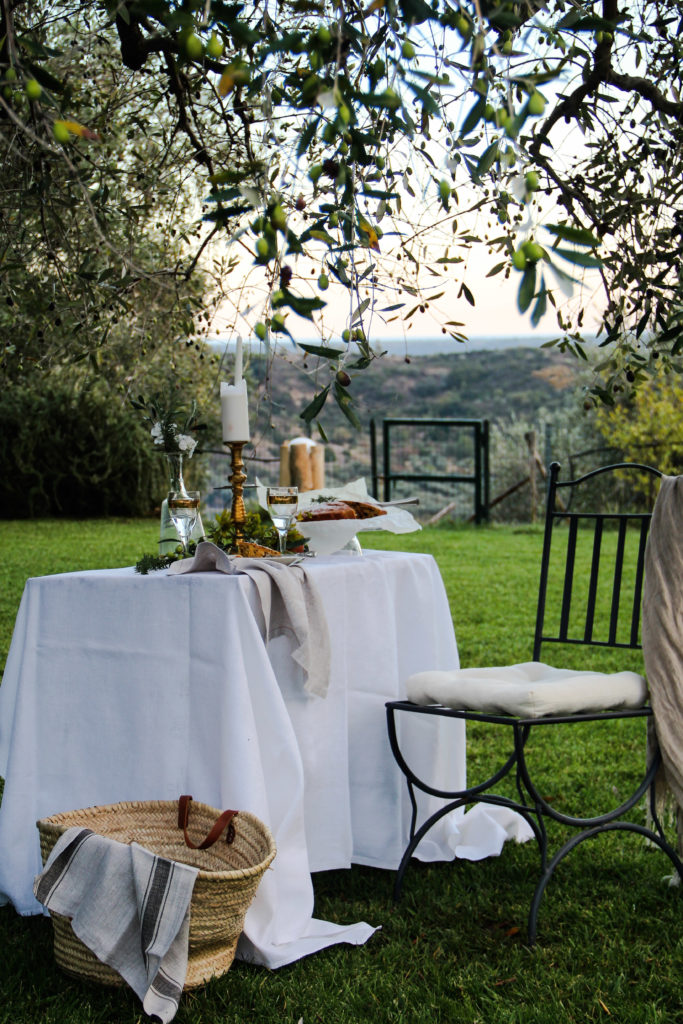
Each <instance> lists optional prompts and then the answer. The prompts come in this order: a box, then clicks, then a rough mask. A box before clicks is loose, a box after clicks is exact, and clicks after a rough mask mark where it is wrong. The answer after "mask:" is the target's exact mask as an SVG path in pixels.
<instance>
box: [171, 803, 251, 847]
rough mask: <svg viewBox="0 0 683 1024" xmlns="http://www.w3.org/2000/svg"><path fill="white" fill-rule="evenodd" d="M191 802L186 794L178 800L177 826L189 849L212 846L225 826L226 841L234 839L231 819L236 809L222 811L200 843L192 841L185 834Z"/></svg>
mask: <svg viewBox="0 0 683 1024" xmlns="http://www.w3.org/2000/svg"><path fill="white" fill-rule="evenodd" d="M191 803H192V797H191V796H188V795H187V794H185V795H184V796H181V797H180V799H179V800H178V828H181V829H182V830H183V834H184V836H185V842H186V844H187V845H188V846H189V847H190V849H191V850H208V848H209V847H210V846H213V844H214V843H215V842H216V840H217V839H220V837H221V834H222V832H223V830H224V829H225V828H226V827H227V830H228V831H227V834H226V836H225V841H226V843H228V844H230V843H231V842H232V841H233V840H234V838H235V826H234V825H233V822H232V819H233V818H234V817H235V815H236V814H237V811H223V813H222V814H221V815H220V817H218V818H217V819H216V821H215V822H214V824H213V826H212V828H211V831H210V832H209V834H208V835H207V837H206V839H203V840H202V841H201V843H193V842H192V840H191V839H190V837H189V835H188V834H187V826H188V822H189V819H190V805H191Z"/></svg>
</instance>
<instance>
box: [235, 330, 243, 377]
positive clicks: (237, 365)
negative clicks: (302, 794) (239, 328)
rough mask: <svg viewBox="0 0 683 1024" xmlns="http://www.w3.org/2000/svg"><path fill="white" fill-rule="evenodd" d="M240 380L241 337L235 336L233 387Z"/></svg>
mask: <svg viewBox="0 0 683 1024" xmlns="http://www.w3.org/2000/svg"><path fill="white" fill-rule="evenodd" d="M241 382H242V338H241V336H240V335H238V336H237V342H236V343H235V387H237V386H238V385H239V384H241Z"/></svg>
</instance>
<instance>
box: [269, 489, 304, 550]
mask: <svg viewBox="0 0 683 1024" xmlns="http://www.w3.org/2000/svg"><path fill="white" fill-rule="evenodd" d="M266 504H267V505H268V512H269V513H270V518H271V519H272V521H273V526H274V527H275V529H276V530H277V536H278V540H279V541H280V554H281V555H284V554H285V553H286V550H287V531H288V530H289V527H290V526H291V523H292V519H293V518H294V516H295V515H296V513H297V508H298V505H299V489H298V487H269V488H268V489H267V491H266Z"/></svg>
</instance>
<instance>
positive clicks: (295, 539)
mask: <svg viewBox="0 0 683 1024" xmlns="http://www.w3.org/2000/svg"><path fill="white" fill-rule="evenodd" d="M205 529H206V539H207V540H209V541H211V543H212V544H215V545H216V547H219V548H220V549H221V550H222V551H227V552H228V553H229V552H230V551H231V550H234V545H235V540H236V538H235V524H234V522H233V521H232V519H231V518H230V512H229V510H228V509H224V510H223V511H222V512H218V513H217V514H216V516H215V517H214V519H213V521H212V522H210V523H205ZM244 539H245V540H247V541H249V542H251V543H252V544H261V545H263V546H264V547H267V548H273V549H274V550H277V546H278V540H277V532H276V530H275V528H274V526H273V524H272V523H271V521H270V518H269V516H268V513H267V512H265V511H264V510H263V509H260V508H259V509H254V510H253V511H250V512H247V515H246V521H245V524H244ZM303 543H304V538H303V537H302V536H301V534H300V533H299V532H298V531H297V530H296V529H295V528H294V527H293V528H292V529H291V530H290V531H289V533H288V534H287V547H288V548H290V549H292V550H301V545H303ZM196 547H197V545H196V544H195V542H194V541H190V543H189V545H188V549H187V556H186V555H184V554H183V549H182V547H181V546H180V545H178V547H177V548H176V549H175V551H170V552H168V554H165V555H152V554H145V555H143V556H142V558H140V559H139V560H138V561H137V562H136V563H135V571H136V572H139V573H140V574H141V575H142V576H146V575H147V574H148V573H150V572H156V571H157V570H159V569H168V567H169V565H172V564H173V562H176V561H177V560H178V559H179V558H185V557H191V556H192V555H194V553H195V550H196Z"/></svg>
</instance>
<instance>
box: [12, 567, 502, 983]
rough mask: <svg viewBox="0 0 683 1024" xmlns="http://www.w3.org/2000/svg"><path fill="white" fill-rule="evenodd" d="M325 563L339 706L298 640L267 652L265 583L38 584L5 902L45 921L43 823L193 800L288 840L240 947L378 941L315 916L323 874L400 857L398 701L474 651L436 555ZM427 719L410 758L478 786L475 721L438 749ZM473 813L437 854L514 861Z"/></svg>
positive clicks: (323, 587) (110, 578) (125, 572)
mask: <svg viewBox="0 0 683 1024" xmlns="http://www.w3.org/2000/svg"><path fill="white" fill-rule="evenodd" d="M307 568H310V570H311V571H312V572H313V574H314V579H315V582H316V584H317V586H318V588H319V590H320V592H321V594H322V597H323V601H324V605H325V611H326V614H327V617H328V622H329V627H330V635H331V636H330V638H331V647H332V669H331V677H330V686H329V691H328V694H327V696H326V697H325V698H324V699H323V698H320V697H310V696H308V695H307V694H305V693H304V691H303V687H302V680H301V677H300V672H301V670H300V669H299V668H298V667H297V666H296V665H295V664H294V662H293V661H292V659H291V658H290V656H289V649H288V647H287V643H288V641H287V640H286V639H284V638H280V639H278V640H276V641H274V642H273V643H271V644H270V645H269V648H268V652H266V649H265V646H264V643H263V639H262V633H261V630H262V625H263V624H262V621H260V620H261V616H260V611H259V608H258V606H257V601H256V588H255V587H254V585H253V584H252V582H251V581H250V580H249V579H248V577H246V576H225V575H222V574H218V573H202V574H194V575H185V576H173V577H169V576H167V575H166V574H162V573H155V574H150V575H149V576H140V575H137V574H136V573H135V572H134V571H133V570H132V569H120V570H104V571H96V572H79V573H69V574H62V575H56V576H46V577H41V578H37V579H30V580H28V582H27V584H26V588H25V591H24V595H23V598H22V602H21V607H20V610H19V613H18V616H17V621H16V626H15V630H14V636H13V639H12V645H11V649H10V653H9V657H8V661H7V667H6V670H5V675H4V678H3V683H2V686H1V687H0V775H2V776H3V777H4V778H5V780H6V782H5V791H4V796H3V799H2V805H1V806H0V901H3V900H2V896H3V894H4V897H5V899H4V901H5V902H6V901H7V900H9V901H11V902H12V903H13V904H14V906H15V907H16V909H17V910H18V911H19V913H21V914H33V913H40V912H41V907H40V905H39V904H38V903H37V902H36V901H35V899H34V897H33V894H32V884H33V878H34V875H36V874H37V873H38V872H39V870H40V867H41V864H40V852H39V846H38V833H37V830H36V825H35V823H36V821H37V820H38V819H39V818H41V817H45V816H47V815H50V814H55V813H57V812H60V811H66V810H71V809H74V808H78V807H86V806H90V805H93V804H105V803H115V802H118V801H121V800H157V799H164V800H167V799H176V798H177V797H178V796H179V795H180V794H181V793H191V794H192V795H193V796H194V798H195V799H196V800H200V801H202V802H204V803H208V804H211V805H213V806H215V807H218V808H221V809H222V808H226V807H233V808H243V809H245V810H249V811H251V812H252V813H254V814H256V815H258V816H259V817H260V818H261V819H262V820H263V821H265V822H266V823H267V824H268V825H269V826H270V828H271V829H272V831H273V833H274V835H275V839H276V843H277V847H278V853H277V857H276V859H275V861H274V862H273V867H272V869H271V870H269V871H268V872H267V873H266V877H265V878H264V880H263V881H262V883H261V885H260V887H259V889H258V892H257V895H256V898H255V900H254V902H253V904H252V906H251V908H250V910H249V912H248V914H247V920H246V924H245V933H244V936H243V939H242V941H241V943H240V949H239V954H238V955H240V956H241V957H242V958H244V959H252V960H254V961H255V962H259V963H264V964H266V965H267V966H269V967H278V966H281V965H282V964H285V963H289V962H291V961H292V960H295V959H297V958H298V957H300V956H303V955H305V954H307V953H310V952H313V951H315V950H316V949H319V948H322V947H324V946H326V945H330V944H331V943H334V942H340V941H346V942H364V941H366V939H367V938H368V936H369V935H370V934H371V933H372V931H373V930H374V929H373V928H372V927H371V926H370V925H366V924H365V923H360V924H355V925H350V926H338V925H332V924H328V923H326V922H322V921H317V920H315V919H314V918H312V912H313V888H312V883H311V877H310V872H311V871H319V870H328V869H332V868H342V867H348V866H350V864H352V863H360V864H367V865H374V866H377V867H383V868H396V866H397V865H398V862H399V860H400V857H401V854H402V852H403V850H404V849H405V846H406V843H407V830H408V820H409V804H408V800H407V795H406V792H405V784H404V782H403V777H402V776H401V774H400V772H399V771H398V769H397V767H396V766H395V764H394V761H393V758H392V756H391V752H390V750H389V745H388V740H387V736H386V723H385V712H384V703H385V701H386V700H390V699H395V698H399V697H402V696H404V681H405V679H406V678H407V677H408V676H409V675H410V674H411V673H413V672H416V671H418V670H420V669H424V668H427V667H429V668H437V669H448V668H455V667H457V664H458V657H457V649H456V644H455V637H454V634H453V627H452V622H451V617H450V613H449V609H448V603H447V600H446V595H445V591H444V588H443V583H442V581H441V577H440V575H439V572H438V569H437V567H436V563H435V562H434V560H433V559H432V558H431V557H430V556H427V555H409V554H401V553H390V552H369V553H366V554H364V555H363V557H362V558H358V557H354V556H345V555H335V556H333V557H330V558H326V559H322V558H321V559H316V560H315V561H313V560H311V562H310V563H307ZM410 717H411V728H412V727H413V724H414V735H413V733H411V735H410V737H409V738H408V743H409V748H408V749H409V750H410V749H412V750H413V751H414V752H415V756H416V757H419V758H420V759H421V761H422V765H423V770H424V767H425V762H426V766H427V768H428V769H429V770H430V771H432V772H433V778H434V781H435V783H436V784H437V785H438V784H439V782H445V781H446V779H448V780H449V785H452V784H453V781H454V778H455V780H456V783H457V780H458V779H459V780H461V781H462V783H464V779H465V741H464V723H460V722H455V721H451V722H449V723H444V724H443V725H439V726H437V734H436V741H435V738H434V736H435V734H434V731H433V730H434V725H433V723H427V722H425V721H424V720H423V716H419V715H415V716H410ZM416 719H417V721H415V720H416ZM446 727H450V729H449V731H448V735H446V734H445V728H446ZM427 730H428V731H427ZM423 731H424V736H423V737H421V735H420V733H421V732H423ZM430 806H436V804H434V802H433V801H432V800H431V799H429V800H426V801H425V803H424V809H425V810H426V809H427V808H428V807H430ZM468 819H471V814H470V815H466V816H465V817H464V819H463V815H462V812H458V814H456V815H452V816H450V819H449V820H447V821H446V820H445V821H444V822H443V824H442V828H441V831H440V832H437V833H436V834H435V836H434V837H433V838H430V839H429V841H425V842H423V844H422V845H421V847H420V850H419V852H418V856H421V857H422V858H423V859H426V860H436V859H450V858H452V857H453V856H454V855H460V856H463V855H464V856H468V857H474V858H478V857H481V856H487V855H489V854H491V853H497V852H499V850H500V847H501V845H502V842H503V841H504V839H505V837H506V836H505V834H502V833H501V829H500V828H499V827H498V826H497V825H496V824H495V823H494V822H493V821H489V820H488V819H487V820H485V821H484V822H482V820H481V818H478V819H477V818H475V819H473V820H472V821H471V827H470V828H469V830H468V829H467V827H466V826H467V824H468Z"/></svg>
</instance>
